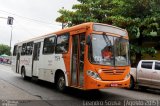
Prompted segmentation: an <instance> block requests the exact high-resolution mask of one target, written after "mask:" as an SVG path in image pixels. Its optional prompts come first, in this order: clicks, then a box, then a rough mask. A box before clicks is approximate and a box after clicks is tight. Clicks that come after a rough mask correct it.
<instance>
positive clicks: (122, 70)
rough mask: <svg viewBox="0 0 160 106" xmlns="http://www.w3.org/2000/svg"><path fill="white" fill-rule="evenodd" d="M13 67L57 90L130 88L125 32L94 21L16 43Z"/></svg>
mask: <svg viewBox="0 0 160 106" xmlns="http://www.w3.org/2000/svg"><path fill="white" fill-rule="evenodd" d="M105 52H106V53H105ZM107 52H108V53H107ZM12 68H13V70H14V71H15V72H16V73H19V74H21V75H22V77H23V78H26V77H33V78H36V79H40V80H44V81H49V82H53V83H55V84H56V86H57V88H58V89H59V90H64V89H65V87H66V86H68V87H74V88H78V89H84V90H89V89H102V88H108V87H121V88H124V87H129V84H130V74H129V72H130V60H129V40H128V33H127V31H126V30H124V29H121V28H118V27H115V26H111V25H107V24H101V23H93V22H89V23H84V24H80V25H77V26H73V27H70V28H66V29H62V30H60V31H58V32H54V33H50V34H47V35H43V36H40V37H37V38H34V39H30V40H26V41H23V42H20V43H17V44H15V46H14V51H13V57H12Z"/></svg>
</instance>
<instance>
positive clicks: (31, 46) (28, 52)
mask: <svg viewBox="0 0 160 106" xmlns="http://www.w3.org/2000/svg"><path fill="white" fill-rule="evenodd" d="M32 50H33V42H29V43H27V47H26V55H32Z"/></svg>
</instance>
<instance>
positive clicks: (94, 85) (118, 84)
mask: <svg viewBox="0 0 160 106" xmlns="http://www.w3.org/2000/svg"><path fill="white" fill-rule="evenodd" d="M129 86H130V77H128V78H127V79H124V80H121V81H101V80H95V79H93V78H91V77H90V78H89V79H88V81H87V83H86V87H85V89H86V90H89V89H104V88H110V87H113V88H129Z"/></svg>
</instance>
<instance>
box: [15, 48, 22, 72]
mask: <svg viewBox="0 0 160 106" xmlns="http://www.w3.org/2000/svg"><path fill="white" fill-rule="evenodd" d="M21 50H22V46H19V47H18V49H17V51H18V52H17V57H16V73H19V68H20V54H21Z"/></svg>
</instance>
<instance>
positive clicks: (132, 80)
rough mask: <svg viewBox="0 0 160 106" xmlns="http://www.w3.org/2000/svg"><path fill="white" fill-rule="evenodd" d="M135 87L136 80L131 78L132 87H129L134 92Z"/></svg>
mask: <svg viewBox="0 0 160 106" xmlns="http://www.w3.org/2000/svg"><path fill="white" fill-rule="evenodd" d="M134 87H135V84H134V79H133V77H132V76H131V78H130V85H129V89H130V90H133V89H134Z"/></svg>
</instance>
